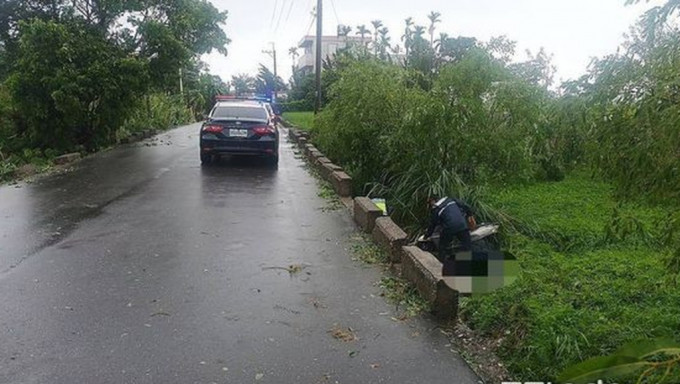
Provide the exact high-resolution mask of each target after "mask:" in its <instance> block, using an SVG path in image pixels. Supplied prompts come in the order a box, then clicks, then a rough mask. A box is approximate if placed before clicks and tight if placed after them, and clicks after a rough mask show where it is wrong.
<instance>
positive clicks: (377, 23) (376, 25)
mask: <svg viewBox="0 0 680 384" xmlns="http://www.w3.org/2000/svg"><path fill="white" fill-rule="evenodd" d="M371 24H373V30H374V32H373V54H374V55H377V54H378V29H380V27H382V25H383V23H382V21H380V20H373V21H371Z"/></svg>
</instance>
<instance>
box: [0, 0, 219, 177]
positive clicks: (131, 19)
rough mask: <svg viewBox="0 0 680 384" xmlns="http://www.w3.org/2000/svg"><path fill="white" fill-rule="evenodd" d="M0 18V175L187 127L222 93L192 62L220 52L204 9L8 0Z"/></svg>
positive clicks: (212, 15)
mask: <svg viewBox="0 0 680 384" xmlns="http://www.w3.org/2000/svg"><path fill="white" fill-rule="evenodd" d="M0 15H2V17H0V164H1V165H0V170H2V171H3V172H0V173H2V174H3V175H7V174H9V172H4V171H7V170H9V169H12V168H16V167H17V166H18V165H20V164H23V163H27V162H30V163H34V162H39V161H43V160H47V161H49V159H50V158H52V157H54V156H55V155H58V154H62V153H65V152H72V151H80V152H91V151H96V150H98V149H100V148H103V147H106V146H108V145H110V144H111V143H114V142H115V141H116V140H117V139H119V138H121V137H122V136H125V135H127V134H129V133H131V132H133V131H137V130H142V129H150V128H160V129H165V128H168V127H170V126H172V125H175V124H180V123H185V122H188V121H191V120H193V119H195V118H197V117H200V116H201V115H202V114H203V113H205V112H206V111H207V109H208V108H209V107H210V106H211V103H212V101H213V96H214V95H215V94H218V93H223V92H224V91H225V88H226V85H225V84H224V83H223V82H222V81H221V80H220V79H219V78H218V77H215V76H211V75H209V74H207V72H206V68H205V66H204V65H203V64H202V63H201V62H200V61H199V60H198V58H199V57H200V55H202V54H204V53H208V52H210V51H212V50H217V51H219V52H221V53H223V54H226V44H228V43H229V39H228V38H227V37H226V35H225V33H224V32H223V31H222V27H221V26H222V25H223V24H224V23H225V21H226V18H227V13H226V12H219V11H217V9H215V7H213V6H212V5H211V4H210V3H209V2H207V1H203V0H179V1H171V2H165V1H156V0H135V1H119V0H105V1H102V2H96V3H94V2H91V1H80V0H76V1H65V0H57V1H52V2H49V3H45V2H35V1H30V0H9V1H4V2H3V3H2V4H1V5H0ZM180 77H181V79H180ZM180 81H182V82H183V92H180V91H181V90H180V86H179V84H180Z"/></svg>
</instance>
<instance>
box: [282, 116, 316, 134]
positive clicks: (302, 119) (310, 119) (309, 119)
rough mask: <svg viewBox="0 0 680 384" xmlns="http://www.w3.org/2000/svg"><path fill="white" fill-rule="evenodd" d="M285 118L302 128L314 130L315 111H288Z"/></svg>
mask: <svg viewBox="0 0 680 384" xmlns="http://www.w3.org/2000/svg"><path fill="white" fill-rule="evenodd" d="M283 118H284V120H286V121H288V122H290V123H291V124H293V125H294V126H296V127H298V128H300V129H304V130H306V131H312V130H314V112H286V113H284V114H283Z"/></svg>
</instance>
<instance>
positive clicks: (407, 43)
mask: <svg viewBox="0 0 680 384" xmlns="http://www.w3.org/2000/svg"><path fill="white" fill-rule="evenodd" d="M404 22H405V23H406V28H405V29H404V34H403V35H401V41H403V42H404V49H405V50H406V56H408V53H409V49H410V48H411V45H412V44H413V29H412V27H413V18H412V17H408V18H406V20H404Z"/></svg>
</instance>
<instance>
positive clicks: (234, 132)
mask: <svg viewBox="0 0 680 384" xmlns="http://www.w3.org/2000/svg"><path fill="white" fill-rule="evenodd" d="M229 136H230V137H248V130H247V129H230V130H229Z"/></svg>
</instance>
